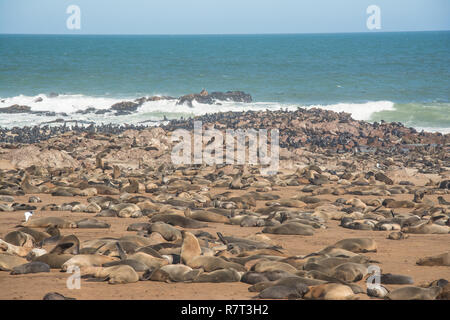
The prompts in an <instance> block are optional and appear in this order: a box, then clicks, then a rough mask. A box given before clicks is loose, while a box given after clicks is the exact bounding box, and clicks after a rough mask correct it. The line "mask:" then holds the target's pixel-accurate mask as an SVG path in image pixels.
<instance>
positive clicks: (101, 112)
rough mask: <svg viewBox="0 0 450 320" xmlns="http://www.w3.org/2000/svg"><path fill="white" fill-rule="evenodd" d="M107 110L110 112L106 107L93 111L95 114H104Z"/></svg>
mask: <svg viewBox="0 0 450 320" xmlns="http://www.w3.org/2000/svg"><path fill="white" fill-rule="evenodd" d="M108 112H111V111H110V110H108V109H102V110H97V111H95V114H105V113H108Z"/></svg>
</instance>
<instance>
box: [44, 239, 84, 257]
mask: <svg viewBox="0 0 450 320" xmlns="http://www.w3.org/2000/svg"><path fill="white" fill-rule="evenodd" d="M49 253H55V254H62V253H68V254H79V253H80V240H79V239H78V238H77V237H76V236H75V235H73V234H72V235H69V236H65V237H62V238H61V239H60V240H58V242H57V244H56V246H55V247H54V248H53V249H52V250H51V251H50V252H49Z"/></svg>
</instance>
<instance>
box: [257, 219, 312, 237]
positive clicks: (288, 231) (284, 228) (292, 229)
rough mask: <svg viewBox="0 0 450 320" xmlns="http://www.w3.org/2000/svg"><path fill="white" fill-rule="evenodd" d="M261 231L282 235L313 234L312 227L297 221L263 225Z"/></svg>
mask: <svg viewBox="0 0 450 320" xmlns="http://www.w3.org/2000/svg"><path fill="white" fill-rule="evenodd" d="M262 232H263V233H272V234H284V235H302V236H312V235H314V228H313V227H311V226H308V225H305V224H301V223H298V222H285V223H282V224H281V225H279V226H273V227H265V228H264V229H263V230H262Z"/></svg>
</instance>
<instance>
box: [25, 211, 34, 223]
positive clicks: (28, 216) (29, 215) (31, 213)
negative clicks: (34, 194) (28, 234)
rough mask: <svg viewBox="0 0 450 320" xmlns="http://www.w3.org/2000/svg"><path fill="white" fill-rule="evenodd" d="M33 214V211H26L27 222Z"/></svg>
mask: <svg viewBox="0 0 450 320" xmlns="http://www.w3.org/2000/svg"><path fill="white" fill-rule="evenodd" d="M32 215H33V211H27V212H25V222H27V221H28V219H30V218H31V216H32Z"/></svg>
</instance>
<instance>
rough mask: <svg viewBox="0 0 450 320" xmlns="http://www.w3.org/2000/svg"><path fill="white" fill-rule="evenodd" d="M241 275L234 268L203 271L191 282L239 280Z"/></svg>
mask: <svg viewBox="0 0 450 320" xmlns="http://www.w3.org/2000/svg"><path fill="white" fill-rule="evenodd" d="M239 281H241V275H240V274H239V272H237V271H236V270H234V269H220V270H215V271H212V272H203V273H201V274H200V275H198V276H197V277H196V278H195V279H194V280H193V282H214V283H219V282H239Z"/></svg>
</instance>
